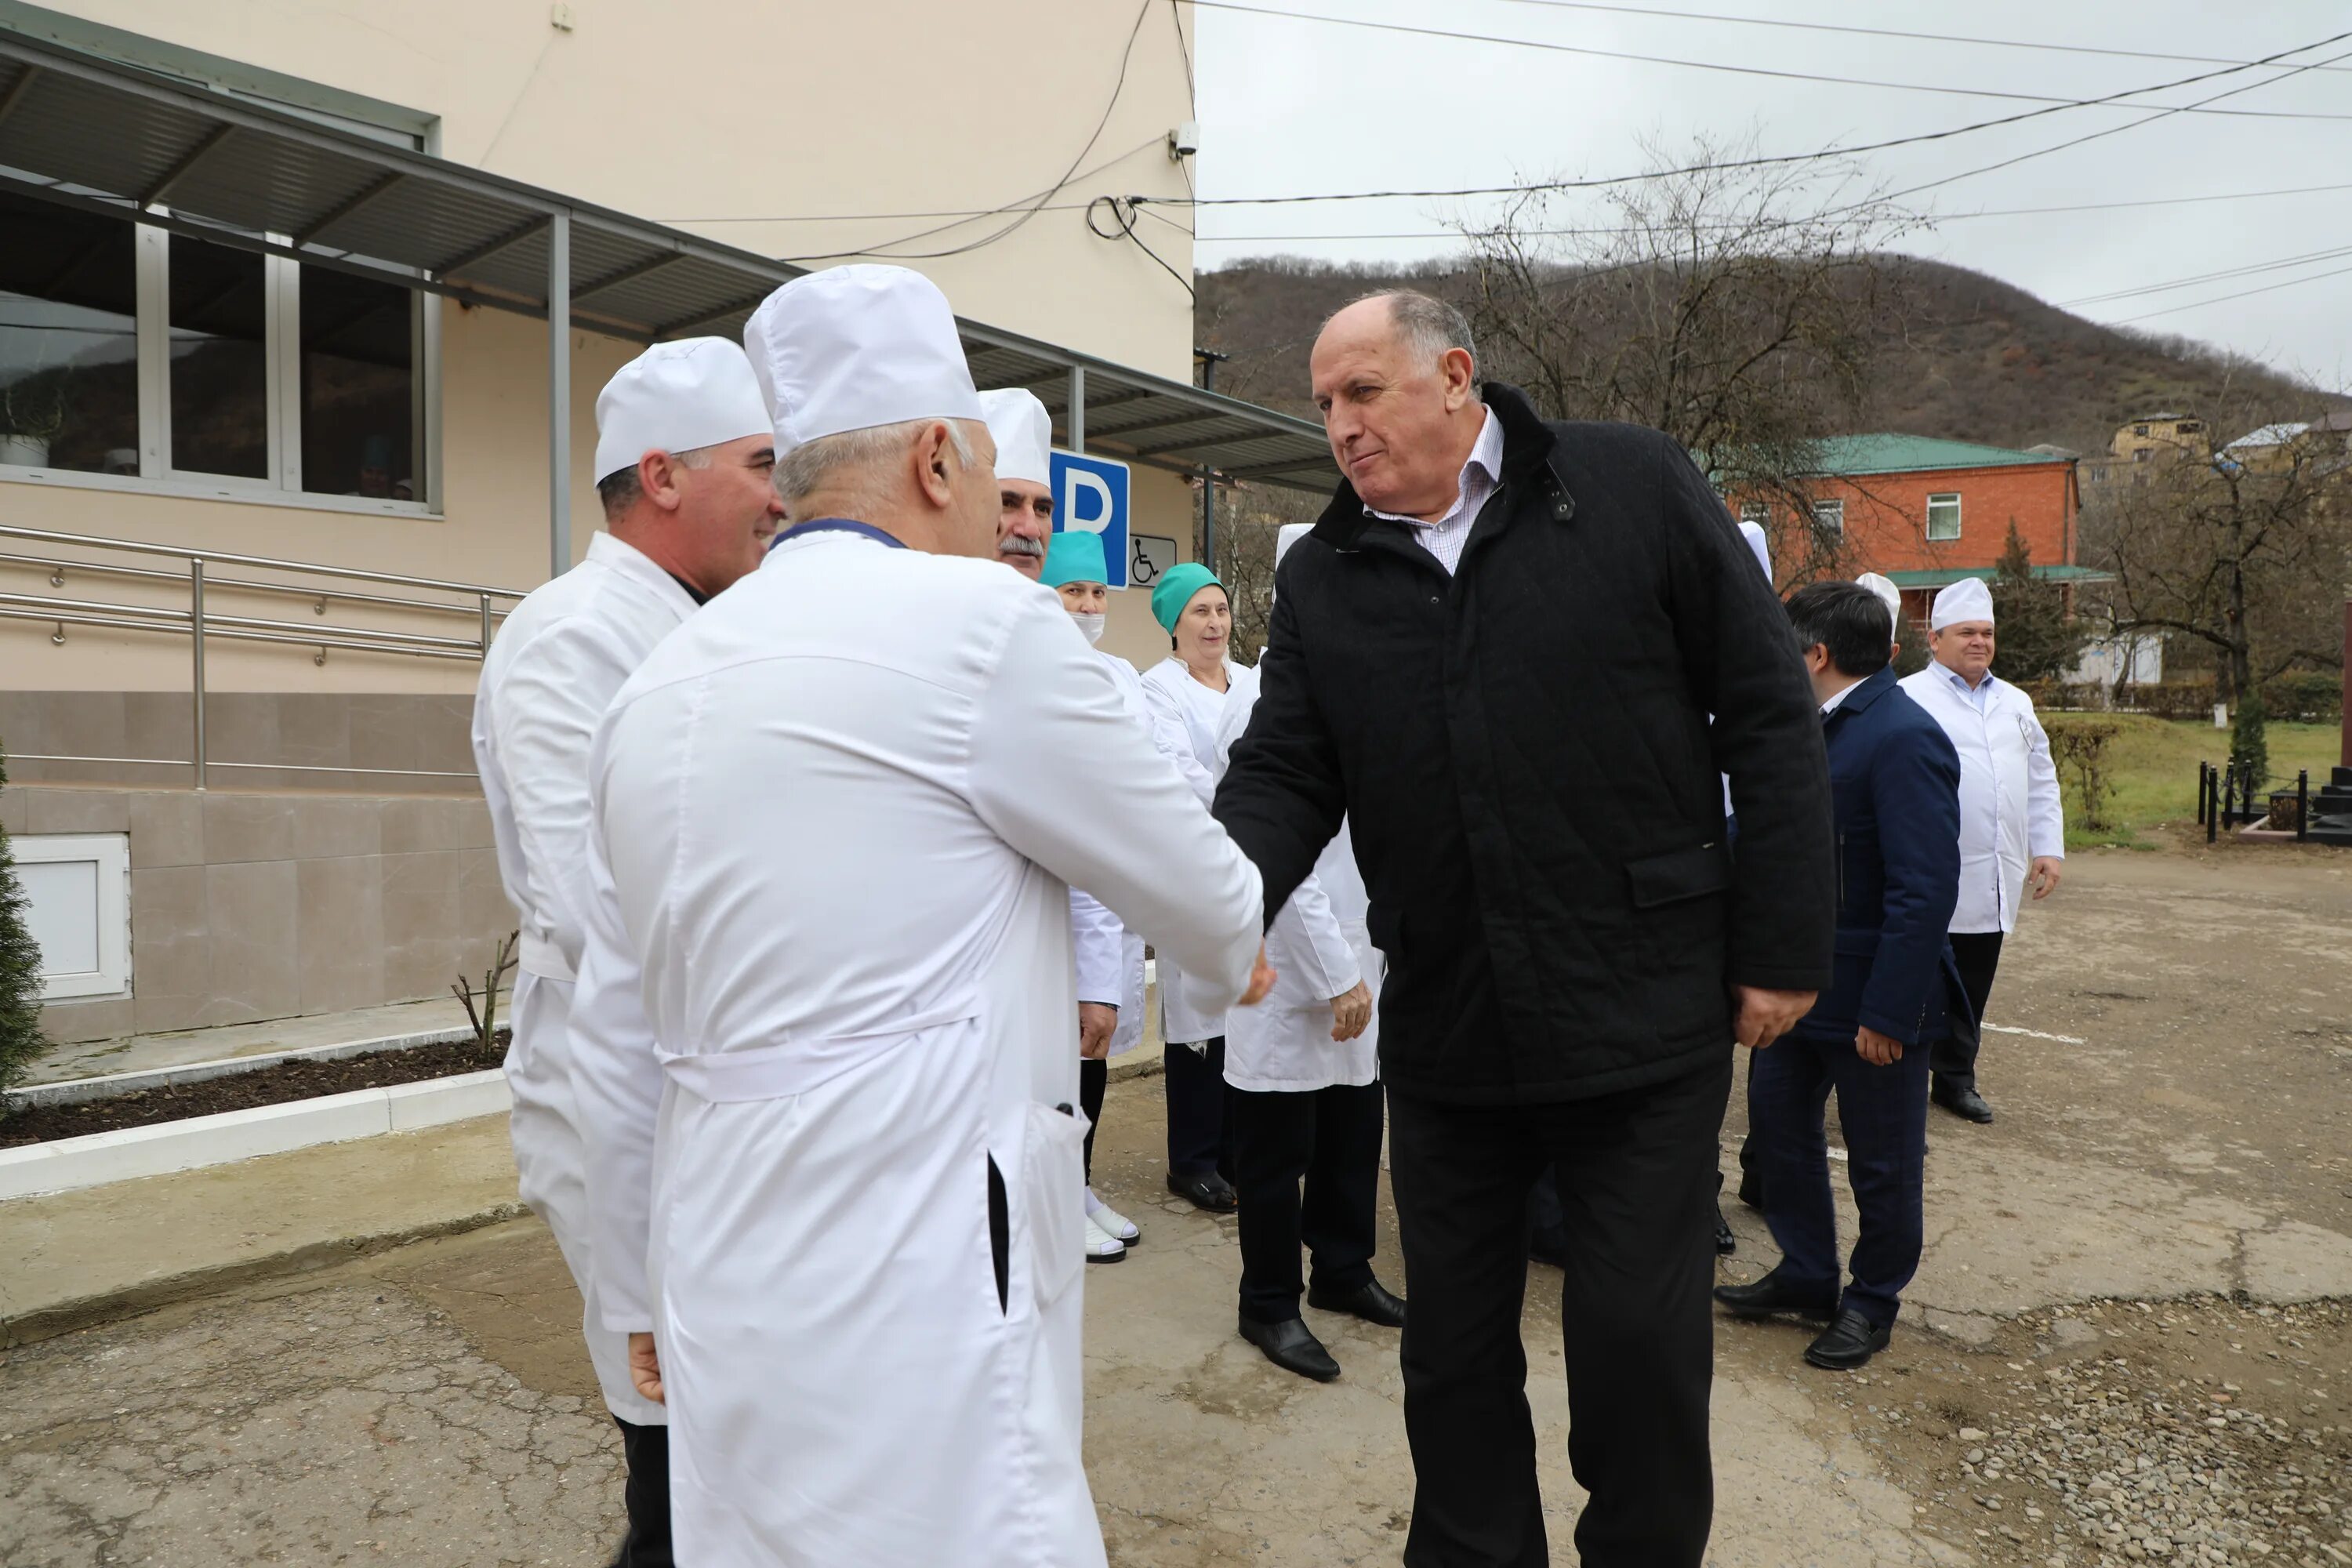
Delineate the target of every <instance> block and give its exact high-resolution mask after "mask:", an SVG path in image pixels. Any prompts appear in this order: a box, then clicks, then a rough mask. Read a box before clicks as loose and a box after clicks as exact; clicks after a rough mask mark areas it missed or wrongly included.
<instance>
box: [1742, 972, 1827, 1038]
mask: <svg viewBox="0 0 2352 1568" xmlns="http://www.w3.org/2000/svg"><path fill="white" fill-rule="evenodd" d="M1818 994H1819V993H1818V992H1813V991H1767V990H1764V989H1763V988H1762V987H1760V986H1756V985H1735V986H1733V987H1732V988H1731V995H1732V1000H1734V1001H1735V1002H1737V1003H1738V1005H1739V1016H1738V1020H1737V1021H1736V1022H1735V1023H1734V1024H1733V1025H1732V1037H1733V1038H1735V1039H1737V1040H1738V1042H1739V1043H1740V1044H1741V1045H1743V1046H1746V1047H1748V1049H1749V1050H1751V1051H1760V1050H1762V1049H1763V1048H1764V1047H1767V1046H1769V1045H1770V1044H1771V1043H1772V1042H1773V1041H1775V1040H1777V1039H1779V1038H1780V1037H1781V1036H1783V1035H1785V1034H1787V1033H1788V1032H1789V1031H1790V1029H1793V1028H1795V1027H1796V1026H1797V1020H1798V1019H1800V1018H1801V1017H1803V1016H1805V1015H1806V1014H1808V1013H1810V1012H1811V1011H1812V1010H1813V998H1814V997H1815V996H1816V995H1818Z"/></svg>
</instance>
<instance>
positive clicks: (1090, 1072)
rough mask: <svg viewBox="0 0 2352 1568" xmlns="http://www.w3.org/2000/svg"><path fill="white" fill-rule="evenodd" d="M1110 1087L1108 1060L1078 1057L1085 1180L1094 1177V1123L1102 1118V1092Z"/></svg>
mask: <svg viewBox="0 0 2352 1568" xmlns="http://www.w3.org/2000/svg"><path fill="white" fill-rule="evenodd" d="M1109 1088H1110V1062H1109V1060H1108V1058H1093V1059H1089V1058H1086V1057H1080V1058H1078V1109H1079V1110H1083V1111H1085V1112H1086V1113H1087V1181H1089V1182H1091V1181H1093V1180H1094V1179H1095V1123H1096V1122H1097V1121H1101V1120H1102V1108H1103V1093H1104V1091H1105V1090H1107V1089H1109Z"/></svg>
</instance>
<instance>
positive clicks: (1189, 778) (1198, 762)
mask: <svg viewBox="0 0 2352 1568" xmlns="http://www.w3.org/2000/svg"><path fill="white" fill-rule="evenodd" d="M1142 681H1143V699H1144V701H1145V702H1147V703H1148V704H1150V709H1151V735H1152V739H1153V740H1154V741H1155V742H1158V743H1159V747H1160V755H1161V756H1164V757H1166V758H1167V759H1168V760H1169V761H1170V762H1171V763H1175V764H1176V771H1177V773H1179V774H1181V775H1182V777H1183V780H1184V782H1185V783H1186V784H1190V785H1191V786H1192V793H1193V794H1194V795H1198V796H1199V797H1200V801H1201V804H1202V805H1211V804H1213V802H1214V801H1215V799H1216V795H1217V780H1216V775H1215V773H1214V772H1213V769H1214V767H1215V765H1216V758H1217V725H1218V722H1219V721H1221V720H1222V719H1223V715H1224V711H1225V709H1226V707H1227V706H1228V705H1229V704H1231V703H1233V702H1234V701H1237V700H1238V701H1241V702H1244V703H1255V701H1256V700H1257V671H1256V670H1255V669H1252V668H1249V666H1247V665H1244V664H1235V663H1234V661H1233V660H1231V659H1227V660H1226V661H1225V689H1224V690H1223V692H1218V691H1213V690H1211V689H1209V688H1207V687H1205V686H1203V685H1202V684H1201V683H1200V682H1199V681H1197V680H1195V679H1192V671H1191V670H1189V669H1187V668H1184V661H1183V660H1182V659H1180V658H1175V657H1173V656H1172V655H1171V657H1169V658H1164V659H1161V660H1160V662H1159V663H1158V664H1155V665H1153V666H1152V667H1151V668H1150V669H1147V670H1145V671H1144V672H1143V677H1142ZM1144 934H1145V935H1146V936H1149V937H1150V938H1151V940H1152V942H1153V944H1154V945H1155V946H1164V944H1162V943H1160V937H1159V933H1158V932H1157V931H1152V930H1151V929H1150V927H1148V926H1147V927H1145V928H1144ZM1159 964H1160V1038H1161V1039H1162V1040H1164V1041H1166V1042H1167V1043H1168V1044H1169V1045H1171V1046H1178V1045H1184V1046H1191V1045H1198V1044H1199V1043H1200V1042H1202V1040H1209V1039H1214V1038H1215V1037H1217V1036H1219V1035H1222V1034H1223V1033H1224V1031H1225V1013H1224V1009H1223V1007H1217V1006H1211V1005H1207V1004H1206V1001H1205V999H1204V998H1202V995H1201V994H1199V993H1197V992H1196V991H1195V990H1194V989H1193V987H1192V984H1190V982H1189V981H1187V979H1186V978H1185V974H1184V966H1183V965H1182V964H1181V963H1179V962H1177V961H1175V960H1174V959H1172V958H1171V957H1170V955H1169V954H1168V953H1167V952H1164V951H1163V952H1160V955H1159Z"/></svg>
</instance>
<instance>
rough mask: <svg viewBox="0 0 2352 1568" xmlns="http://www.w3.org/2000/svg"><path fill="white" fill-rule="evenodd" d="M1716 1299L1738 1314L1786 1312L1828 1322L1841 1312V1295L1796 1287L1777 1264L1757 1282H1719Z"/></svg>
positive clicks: (1765, 1316)
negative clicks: (1724, 1283) (1741, 1283)
mask: <svg viewBox="0 0 2352 1568" xmlns="http://www.w3.org/2000/svg"><path fill="white" fill-rule="evenodd" d="M1715 1299H1716V1300H1718V1301H1720V1302H1722V1303H1723V1305H1724V1307H1725V1308H1726V1309H1727V1310H1729V1311H1730V1312H1731V1314H1732V1315H1733V1316H1734V1317H1739V1318H1769V1317H1771V1316H1773V1315H1775V1314H1776V1313H1780V1312H1786V1313H1788V1314H1790V1316H1792V1317H1799V1318H1813V1319H1817V1320H1819V1321H1822V1322H1824V1323H1826V1322H1828V1321H1830V1320H1831V1319H1832V1317H1835V1316H1836V1315H1837V1298H1836V1297H1835V1296H1834V1295H1831V1296H1822V1295H1821V1294H1819V1293H1818V1292H1815V1291H1811V1290H1798V1289H1792V1288H1791V1287H1790V1285H1789V1284H1788V1283H1787V1282H1786V1281H1784V1280H1783V1279H1781V1278H1780V1270H1779V1269H1777V1268H1775V1269H1774V1270H1772V1272H1771V1273H1769V1274H1767V1275H1766V1276H1764V1278H1763V1279H1759V1280H1758V1281H1756V1283H1755V1284H1753V1285H1717V1287H1716V1288H1715Z"/></svg>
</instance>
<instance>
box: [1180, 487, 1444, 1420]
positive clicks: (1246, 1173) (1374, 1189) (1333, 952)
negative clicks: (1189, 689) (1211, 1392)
mask: <svg viewBox="0 0 2352 1568" xmlns="http://www.w3.org/2000/svg"><path fill="white" fill-rule="evenodd" d="M1308 526H1309V525H1307V524H1304V523H1294V524H1292V525H1290V526H1288V527H1286V528H1285V529H1284V530H1283V531H1282V532H1281V534H1280V536H1279V538H1278V539H1277V542H1276V545H1275V561H1276V564H1277V565H1278V564H1280V563H1281V560H1282V556H1283V554H1284V553H1285V552H1286V551H1288V550H1289V548H1290V546H1291V544H1292V543H1293V542H1295V541H1296V540H1297V538H1298V537H1299V536H1300V535H1302V534H1304V533H1306V532H1307V529H1308ZM1280 657H1281V654H1280V650H1278V649H1275V648H1268V649H1267V650H1266V653H1265V659H1272V658H1280ZM1265 659H1261V660H1260V661H1259V662H1260V666H1261V667H1263V665H1264V663H1265ZM1251 675H1252V677H1253V679H1251V680H1250V681H1249V682H1248V683H1247V684H1246V687H1245V688H1244V689H1242V690H1238V691H1237V692H1236V693H1235V694H1234V697H1233V698H1232V699H1231V700H1228V701H1227V702H1226V704H1225V707H1224V711H1223V713H1222V714H1221V715H1220V716H1219V720H1218V724H1217V734H1216V755H1215V765H1214V767H1213V768H1212V769H1211V774H1212V777H1213V778H1214V779H1222V778H1223V777H1224V773H1225V763H1226V762H1227V761H1228V760H1229V759H1230V757H1231V756H1232V754H1233V748H1234V742H1236V741H1238V740H1240V739H1241V736H1242V732H1243V731H1244V730H1246V729H1248V728H1249V722H1250V715H1251V713H1252V711H1253V710H1255V707H1256V705H1257V682H1256V680H1255V675H1256V671H1255V670H1253V671H1251ZM1369 910H1370V898H1369V897H1368V896H1367V895H1366V893H1365V891H1364V879H1363V876H1362V874H1361V873H1360V872H1359V871H1358V870H1357V869H1356V849H1355V845H1354V843H1353V841H1352V840H1351V839H1350V838H1349V835H1348V828H1347V825H1346V824H1345V823H1342V824H1340V826H1339V834H1338V836H1337V837H1334V838H1333V839H1332V840H1331V842H1330V843H1329V844H1328V845H1327V846H1325V847H1324V850H1323V854H1322V856H1321V857H1320V858H1318V860H1317V861H1316V863H1315V873H1314V875H1312V876H1310V877H1308V878H1307V879H1306V880H1305V881H1303V882H1301V883H1300V884H1299V885H1298V890H1297V892H1295V893H1293V894H1291V896H1290V901H1289V902H1288V903H1287V904H1286V905H1284V906H1283V909H1282V910H1281V912H1280V913H1279V914H1277V915H1276V917H1275V921H1274V924H1273V925H1272V926H1271V927H1270V928H1269V929H1268V930H1267V931H1266V938H1265V952H1266V962H1267V963H1269V964H1271V965H1272V966H1273V968H1274V971H1275V973H1276V975H1278V976H1279V978H1278V979H1277V980H1276V983H1275V987H1274V990H1273V992H1272V994H1269V995H1268V996H1267V997H1266V999H1265V1003H1264V1004H1263V1005H1259V1006H1256V1007H1236V1008H1234V1010H1233V1011H1232V1012H1231V1013H1229V1014H1227V1015H1226V1018H1225V1083H1226V1084H1227V1086H1228V1087H1229V1089H1231V1091H1232V1092H1231V1093H1230V1094H1228V1095H1227V1097H1226V1100H1225V1114H1226V1116H1227V1118H1228V1119H1229V1120H1230V1121H1231V1122H1232V1124H1233V1130H1234V1186H1235V1188H1236V1189H1237V1190H1238V1192H1239V1194H1240V1197H1241V1205H1242V1206H1241V1244H1242V1279H1241V1334H1242V1337H1243V1338H1244V1339H1245V1340H1247V1341H1249V1342H1251V1343H1252V1344H1254V1345H1256V1346H1257V1347H1258V1348H1259V1349H1260V1350H1261V1351H1263V1352H1265V1356H1266V1359H1267V1360H1269V1361H1271V1362H1273V1363H1275V1364H1276V1366H1279V1367H1282V1368H1284V1369H1285V1370H1286V1371H1290V1372H1295V1373H1299V1374H1300V1375H1301V1376H1304V1377H1311V1378H1314V1379H1316V1380H1317V1381H1318V1382H1328V1381H1329V1380H1330V1379H1332V1378H1335V1377H1337V1376H1339V1363H1338V1362H1337V1361H1336V1360H1334V1359H1333V1358H1332V1356H1331V1353H1330V1352H1328V1350H1326V1349H1325V1348H1324V1346H1323V1343H1322V1342H1321V1341H1320V1340H1318V1338H1317V1337H1316V1336H1315V1334H1314V1332H1313V1331H1311V1330H1310V1329H1308V1328H1307V1324H1306V1322H1305V1321H1304V1320H1302V1319H1301V1318H1300V1316H1299V1311H1298V1304H1299V1297H1300V1295H1301V1293H1302V1291H1303V1292H1304V1293H1305V1296H1306V1300H1307V1304H1308V1305H1309V1306H1312V1307H1315V1308H1317V1309H1318V1310H1326V1311H1334V1312H1346V1313H1349V1314H1350V1315H1352V1316H1355V1317H1359V1318H1362V1319H1364V1320H1366V1321H1370V1322H1373V1323H1378V1324H1381V1325H1383V1326H1385V1327H1389V1328H1400V1327H1402V1326H1403V1323H1404V1302H1403V1301H1402V1300H1401V1299H1399V1298H1398V1297H1396V1296H1393V1295H1391V1294H1390V1292H1389V1291H1388V1290H1387V1289H1384V1288H1383V1287H1382V1286H1381V1282H1380V1281H1379V1280H1378V1279H1375V1278H1373V1275H1372V1254H1373V1251H1374V1249H1375V1247H1376V1246H1377V1243H1378V1236H1379V1231H1378V1219H1377V1215H1378V1208H1379V1201H1380V1180H1381V1131H1382V1127H1383V1121H1384V1118H1383V1106H1382V1103H1381V1069H1380V1029H1379V1025H1378V1022H1377V1019H1376V1016H1375V1015H1376V1012H1377V1009H1378V1005H1379V1000H1380V983H1381V969H1382V967H1383V961H1382V960H1381V954H1380V951H1379V950H1378V949H1377V948H1375V947H1373V946H1372V939H1371V934H1370V931H1369V930H1368V929H1367V927H1366V918H1367V915H1368V913H1369ZM1302 1185H1303V1186H1304V1188H1305V1198H1304V1201H1303V1202H1302V1201H1301V1196H1300V1189H1301V1187H1302ZM1302 1243H1303V1244H1304V1245H1305V1247H1306V1248H1307V1253H1308V1254H1309V1255H1310V1256H1311V1257H1312V1258H1313V1260H1314V1266H1315V1268H1314V1281H1313V1284H1312V1286H1311V1287H1310V1286H1308V1285H1307V1282H1306V1281H1305V1280H1304V1279H1302V1277H1301V1270H1300V1268H1299V1248H1300V1246H1301V1244H1302Z"/></svg>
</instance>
